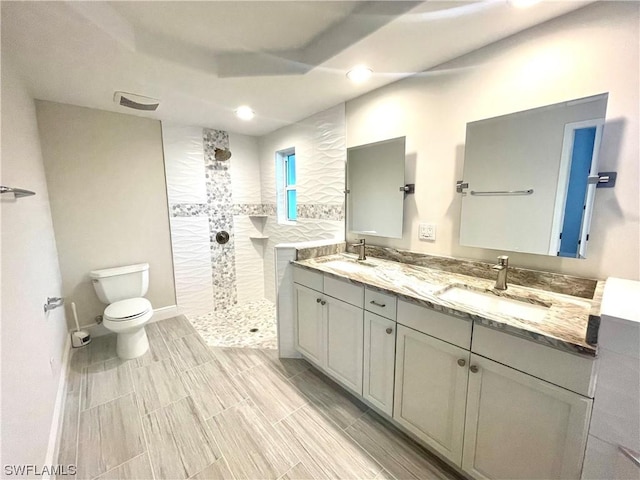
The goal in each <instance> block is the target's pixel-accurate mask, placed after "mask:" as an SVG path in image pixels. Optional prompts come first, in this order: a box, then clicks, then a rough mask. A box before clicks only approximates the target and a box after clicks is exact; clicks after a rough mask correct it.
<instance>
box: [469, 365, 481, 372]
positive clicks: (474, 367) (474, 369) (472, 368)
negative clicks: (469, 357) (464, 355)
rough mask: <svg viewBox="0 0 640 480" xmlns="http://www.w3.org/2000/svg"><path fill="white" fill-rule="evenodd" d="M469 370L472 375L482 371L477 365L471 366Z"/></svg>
mask: <svg viewBox="0 0 640 480" xmlns="http://www.w3.org/2000/svg"><path fill="white" fill-rule="evenodd" d="M469 370H471V373H478V370H480V369H479V368H478V366H477V365H471V366H470V367H469Z"/></svg>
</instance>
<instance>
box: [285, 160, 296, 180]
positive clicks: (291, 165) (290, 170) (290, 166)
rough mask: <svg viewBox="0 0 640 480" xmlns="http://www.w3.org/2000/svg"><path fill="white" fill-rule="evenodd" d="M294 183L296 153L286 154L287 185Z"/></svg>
mask: <svg viewBox="0 0 640 480" xmlns="http://www.w3.org/2000/svg"><path fill="white" fill-rule="evenodd" d="M295 184H296V155H295V154H293V155H287V186H290V185H295Z"/></svg>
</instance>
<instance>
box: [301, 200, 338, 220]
mask: <svg viewBox="0 0 640 480" xmlns="http://www.w3.org/2000/svg"><path fill="white" fill-rule="evenodd" d="M298 217H300V218H317V219H320V220H337V221H342V220H344V204H340V205H336V204H320V203H300V204H298Z"/></svg>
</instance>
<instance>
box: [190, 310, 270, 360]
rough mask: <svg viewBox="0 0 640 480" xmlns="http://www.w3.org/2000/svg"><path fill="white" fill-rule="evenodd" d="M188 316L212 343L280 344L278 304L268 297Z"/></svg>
mask: <svg viewBox="0 0 640 480" xmlns="http://www.w3.org/2000/svg"><path fill="white" fill-rule="evenodd" d="M188 318H189V321H190V322H191V324H192V325H193V326H194V328H195V329H196V330H197V331H198V333H199V334H200V336H201V337H202V338H203V339H204V340H205V342H207V345H209V346H211V347H242V348H267V349H277V348H278V340H277V330H276V307H275V305H274V304H273V303H272V302H270V301H269V300H256V301H253V302H247V303H243V304H238V305H234V306H232V307H230V308H228V309H226V310H221V311H215V312H211V313H207V314H206V315H200V316H197V317H188Z"/></svg>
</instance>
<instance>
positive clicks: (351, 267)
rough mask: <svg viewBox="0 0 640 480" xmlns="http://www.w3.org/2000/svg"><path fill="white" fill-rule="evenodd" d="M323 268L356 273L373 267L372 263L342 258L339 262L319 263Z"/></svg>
mask: <svg viewBox="0 0 640 480" xmlns="http://www.w3.org/2000/svg"><path fill="white" fill-rule="evenodd" d="M320 263H321V264H322V265H324V266H325V267H329V268H335V269H336V270H346V271H348V272H357V271H358V270H361V269H362V267H369V268H370V267H375V265H373V264H372V263H367V261H366V260H355V259H351V258H344V259H340V260H331V261H329V262H320Z"/></svg>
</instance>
